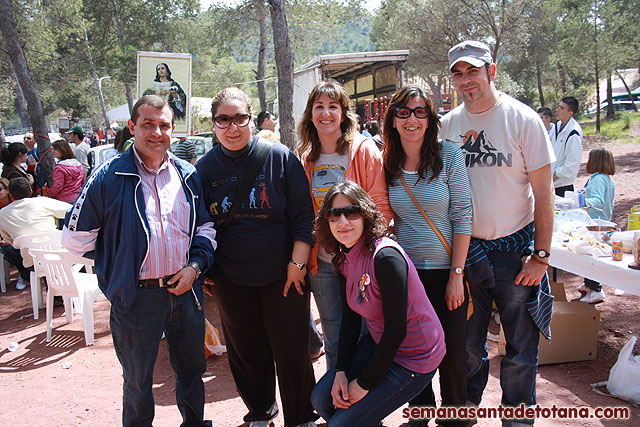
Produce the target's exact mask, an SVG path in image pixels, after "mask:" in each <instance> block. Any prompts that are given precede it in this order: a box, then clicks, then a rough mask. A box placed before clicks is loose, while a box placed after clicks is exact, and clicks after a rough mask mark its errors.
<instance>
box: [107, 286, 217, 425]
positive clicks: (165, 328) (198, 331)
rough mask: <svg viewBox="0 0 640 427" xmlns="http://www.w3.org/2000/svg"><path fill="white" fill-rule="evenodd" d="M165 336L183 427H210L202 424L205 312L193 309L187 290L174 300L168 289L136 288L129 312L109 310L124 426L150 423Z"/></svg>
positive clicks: (193, 304) (115, 308) (193, 302)
mask: <svg viewBox="0 0 640 427" xmlns="http://www.w3.org/2000/svg"><path fill="white" fill-rule="evenodd" d="M163 332H164V334H165V337H166V342H167V347H168V350H169V362H170V363H171V367H172V368H173V371H174V373H175V389H176V402H177V404H178V409H179V410H180V413H181V414H182V420H183V422H182V426H203V425H211V424H210V422H204V421H203V416H204V383H203V382H202V374H203V373H204V371H205V369H206V359H205V357H204V311H202V310H197V308H196V304H195V300H194V297H193V293H192V292H191V291H189V292H186V293H184V294H182V295H179V296H176V295H173V294H171V293H169V292H168V291H167V290H166V288H152V289H149V288H139V289H138V295H137V297H136V300H135V302H134V304H133V306H132V307H131V308H130V309H129V310H125V309H123V308H121V307H119V306H117V305H112V306H111V334H112V336H113V346H114V349H115V351H116V355H117V356H118V360H119V361H120V364H121V365H122V373H123V377H124V384H123V386H122V402H123V410H122V424H123V425H124V426H150V425H151V424H152V422H153V417H154V402H153V393H152V391H151V386H152V384H153V368H154V365H155V362H156V357H157V355H158V347H159V344H160V340H161V338H162V333H163Z"/></svg>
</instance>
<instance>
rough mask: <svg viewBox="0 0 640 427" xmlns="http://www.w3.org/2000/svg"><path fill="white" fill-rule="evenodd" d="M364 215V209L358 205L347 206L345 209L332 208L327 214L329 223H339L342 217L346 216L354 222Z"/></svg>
mask: <svg viewBox="0 0 640 427" xmlns="http://www.w3.org/2000/svg"><path fill="white" fill-rule="evenodd" d="M361 214H362V208H361V207H360V206H358V205H351V206H345V207H343V208H331V209H329V212H328V214H327V219H328V220H329V222H338V221H339V220H340V217H341V216H342V215H344V217H345V218H347V219H348V220H349V221H354V220H356V219H358V218H360V216H361Z"/></svg>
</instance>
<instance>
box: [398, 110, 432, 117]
mask: <svg viewBox="0 0 640 427" xmlns="http://www.w3.org/2000/svg"><path fill="white" fill-rule="evenodd" d="M411 113H413V115H414V116H415V117H416V119H426V118H427V117H429V110H427V107H416V108H409V107H396V108H395V116H396V117H397V118H399V119H408V118H409V117H410V116H411Z"/></svg>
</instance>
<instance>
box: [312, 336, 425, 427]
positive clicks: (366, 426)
mask: <svg viewBox="0 0 640 427" xmlns="http://www.w3.org/2000/svg"><path fill="white" fill-rule="evenodd" d="M375 349H376V344H375V342H374V341H373V339H372V338H371V335H369V334H367V335H365V336H364V337H362V338H361V339H360V341H358V346H357V348H356V352H355V355H354V357H353V361H352V363H351V368H350V369H349V372H347V378H348V380H349V381H351V380H353V379H354V378H357V377H358V376H359V375H360V374H361V373H362V371H364V369H365V368H366V366H367V364H368V363H369V360H370V359H371V357H372V356H373V353H374V352H375ZM434 373H435V370H433V371H431V372H429V373H426V374H419V373H417V372H413V371H410V370H409V369H407V368H404V367H402V366H400V365H399V364H397V363H396V362H393V363H392V364H391V366H390V367H389V369H388V370H387V372H386V374H385V375H384V377H383V378H382V379H381V380H380V382H378V383H377V384H376V385H375V387H374V388H372V389H371V390H369V392H368V393H367V395H366V396H365V397H363V398H362V399H361V400H359V401H358V402H356V403H355V404H353V405H351V407H349V409H337V410H336V408H335V407H334V406H333V400H332V398H331V387H332V386H333V380H334V379H335V376H336V371H335V368H332V369H330V370H329V371H328V372H327V373H326V374H324V376H323V377H322V378H321V379H320V381H318V384H316V386H315V387H314V388H313V392H312V393H311V403H312V404H313V407H314V408H315V410H316V411H317V412H318V414H320V416H321V417H322V418H324V419H325V421H327V426H328V427H340V426H344V427H371V426H375V425H378V424H379V423H380V421H381V420H382V419H383V418H384V417H386V416H387V415H389V414H390V413H392V412H393V411H395V410H396V409H398V408H399V407H400V406H402V405H404V404H405V403H407V402H408V401H409V400H410V399H411V398H412V397H414V396H416V395H417V394H418V393H420V391H421V390H422V389H423V388H424V387H425V386H426V385H427V384H428V383H429V381H431V378H432V377H433V374H434Z"/></svg>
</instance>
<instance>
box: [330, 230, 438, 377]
mask: <svg viewBox="0 0 640 427" xmlns="http://www.w3.org/2000/svg"><path fill="white" fill-rule="evenodd" d="M384 247H393V248H396V249H397V250H398V251H399V252H400V253H401V254H402V256H403V257H404V259H405V260H406V261H407V265H408V267H409V277H408V280H407V282H408V291H409V299H408V303H407V335H406V336H405V339H404V341H402V344H400V347H399V348H398V352H397V353H396V356H395V357H394V358H393V360H394V361H395V362H396V363H398V364H399V365H401V366H403V367H405V368H407V369H409V370H411V371H414V372H418V373H421V374H425V373H427V372H431V371H433V370H434V369H436V368H437V367H438V365H440V362H441V361H442V358H443V357H444V354H445V343H444V332H443V331H442V326H441V325H440V320H438V316H437V315H436V313H435V311H434V310H433V307H432V306H431V302H429V298H427V294H426V293H425V290H424V286H423V285H422V282H421V281H420V278H419V277H418V272H417V271H416V268H415V266H414V265H413V263H412V262H411V260H410V259H409V257H408V256H407V254H406V253H405V251H404V250H403V249H402V247H401V246H400V245H399V244H398V243H396V242H395V241H393V240H392V239H390V238H388V237H383V238H381V239H380V240H378V242H377V244H376V249H375V252H374V254H373V256H371V257H369V256H366V255H364V254H363V239H362V238H361V239H360V240H358V242H357V243H356V244H355V245H354V246H353V248H352V249H351V250H350V251H349V253H347V254H346V262H343V263H342V265H341V266H340V271H341V273H342V275H343V276H344V277H346V279H347V288H346V291H347V292H346V294H347V304H348V305H349V308H351V310H353V311H355V312H356V313H358V314H360V315H361V316H362V317H364V318H365V319H366V321H367V327H368V328H369V332H370V333H371V337H372V338H373V340H374V341H375V342H376V343H379V342H380V339H381V337H382V333H383V331H384V314H383V311H382V301H381V299H380V297H381V295H380V288H379V286H378V282H377V281H376V278H375V273H374V259H375V256H376V254H377V253H378V251H379V250H380V249H382V248H384ZM361 281H362V282H363V283H367V282H368V284H367V285H366V286H365V295H366V299H365V298H360V290H359V285H360V282H361ZM358 301H359V302H358Z"/></svg>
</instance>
